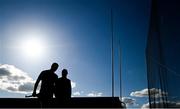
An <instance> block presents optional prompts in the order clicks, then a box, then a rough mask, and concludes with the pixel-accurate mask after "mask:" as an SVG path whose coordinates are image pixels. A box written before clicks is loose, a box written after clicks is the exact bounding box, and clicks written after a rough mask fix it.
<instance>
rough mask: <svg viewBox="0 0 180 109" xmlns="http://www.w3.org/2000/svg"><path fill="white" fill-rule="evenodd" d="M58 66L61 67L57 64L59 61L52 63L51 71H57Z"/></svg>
mask: <svg viewBox="0 0 180 109" xmlns="http://www.w3.org/2000/svg"><path fill="white" fill-rule="evenodd" d="M58 67H59V65H58V64H57V63H53V64H52V65H51V71H54V72H55V71H56V70H57V69H58Z"/></svg>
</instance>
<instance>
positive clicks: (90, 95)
mask: <svg viewBox="0 0 180 109" xmlns="http://www.w3.org/2000/svg"><path fill="white" fill-rule="evenodd" d="M102 94H103V93H102V92H94V91H92V92H91V93H88V94H87V96H88V97H100V96H102Z"/></svg>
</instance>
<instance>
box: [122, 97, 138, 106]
mask: <svg viewBox="0 0 180 109" xmlns="http://www.w3.org/2000/svg"><path fill="white" fill-rule="evenodd" d="M122 102H124V103H125V104H126V105H127V106H137V105H138V104H137V103H136V100H135V99H133V98H131V97H122Z"/></svg>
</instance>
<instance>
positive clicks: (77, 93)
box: [73, 91, 81, 96]
mask: <svg viewBox="0 0 180 109" xmlns="http://www.w3.org/2000/svg"><path fill="white" fill-rule="evenodd" d="M80 95H81V93H80V92H78V91H77V92H74V93H73V96H80Z"/></svg>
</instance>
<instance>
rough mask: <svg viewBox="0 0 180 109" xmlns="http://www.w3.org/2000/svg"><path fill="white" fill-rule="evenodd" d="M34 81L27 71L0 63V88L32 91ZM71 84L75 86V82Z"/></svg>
mask: <svg viewBox="0 0 180 109" xmlns="http://www.w3.org/2000/svg"><path fill="white" fill-rule="evenodd" d="M34 83H35V81H34V80H33V79H32V78H31V77H30V76H29V75H28V73H27V72H24V71H22V70H20V69H19V68H17V67H15V66H13V65H9V64H0V90H5V91H8V92H13V93H24V94H27V93H32V91H33V88H34ZM71 85H72V88H75V87H76V83H75V82H71ZM39 86H40V85H39ZM38 89H39V87H38Z"/></svg>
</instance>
